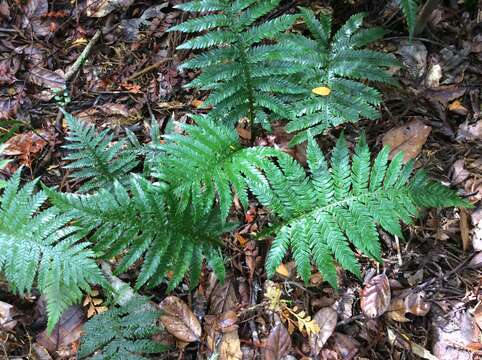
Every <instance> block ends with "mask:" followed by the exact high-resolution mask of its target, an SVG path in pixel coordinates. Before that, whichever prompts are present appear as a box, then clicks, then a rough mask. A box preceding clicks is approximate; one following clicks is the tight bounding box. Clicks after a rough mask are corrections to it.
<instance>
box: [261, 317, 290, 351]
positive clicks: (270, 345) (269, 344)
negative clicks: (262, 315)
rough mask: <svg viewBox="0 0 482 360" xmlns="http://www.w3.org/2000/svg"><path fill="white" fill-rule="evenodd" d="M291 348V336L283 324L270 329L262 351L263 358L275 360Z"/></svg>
mask: <svg viewBox="0 0 482 360" xmlns="http://www.w3.org/2000/svg"><path fill="white" fill-rule="evenodd" d="M290 348H291V337H290V334H289V333H288V330H286V328H285V327H284V325H283V324H278V325H276V326H275V327H274V328H272V329H271V332H270V333H269V336H268V340H267V341H266V347H265V351H264V359H265V360H277V359H281V358H282V357H283V356H285V355H287V354H288V351H289V350H290Z"/></svg>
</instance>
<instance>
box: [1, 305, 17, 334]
mask: <svg viewBox="0 0 482 360" xmlns="http://www.w3.org/2000/svg"><path fill="white" fill-rule="evenodd" d="M13 315H14V310H13V305H10V304H8V303H6V302H3V301H0V329H1V330H13V329H14V328H15V325H17V320H14V319H13Z"/></svg>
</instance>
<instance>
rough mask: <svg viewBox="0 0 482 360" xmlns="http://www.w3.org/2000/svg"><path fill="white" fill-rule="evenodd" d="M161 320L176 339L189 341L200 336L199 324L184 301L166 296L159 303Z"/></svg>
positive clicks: (196, 339) (195, 339) (197, 339)
mask: <svg viewBox="0 0 482 360" xmlns="http://www.w3.org/2000/svg"><path fill="white" fill-rule="evenodd" d="M159 308H160V309H161V312H162V314H161V322H162V323H163V324H164V326H165V327H166V329H167V331H168V332H169V333H171V334H172V335H174V336H175V337H176V338H177V339H179V340H181V341H184V342H187V343H190V342H194V341H199V339H200V338H201V332H202V330H201V324H200V323H199V320H198V319H197V318H196V316H195V315H194V313H193V312H192V311H191V309H189V307H188V306H187V305H186V303H185V302H184V301H182V300H181V299H179V298H177V297H175V296H168V297H167V298H165V299H164V300H163V301H162V302H161V303H160V304H159Z"/></svg>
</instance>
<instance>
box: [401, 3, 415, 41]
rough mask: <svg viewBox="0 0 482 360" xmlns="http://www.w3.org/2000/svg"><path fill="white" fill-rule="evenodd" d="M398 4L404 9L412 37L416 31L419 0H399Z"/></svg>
mask: <svg viewBox="0 0 482 360" xmlns="http://www.w3.org/2000/svg"><path fill="white" fill-rule="evenodd" d="M397 2H398V6H400V9H401V10H402V13H403V16H404V17H405V20H406V21H407V26H408V32H409V34H410V37H412V36H413V33H414V32H415V25H416V20H417V12H418V1H417V0H397Z"/></svg>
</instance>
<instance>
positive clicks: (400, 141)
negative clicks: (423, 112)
mask: <svg viewBox="0 0 482 360" xmlns="http://www.w3.org/2000/svg"><path fill="white" fill-rule="evenodd" d="M431 130H432V128H431V127H430V126H427V125H425V124H424V123H423V122H422V120H420V117H417V116H412V118H411V120H410V121H409V122H408V123H407V124H405V125H403V126H400V127H397V128H393V129H391V130H389V131H388V132H387V133H386V134H385V135H384V136H383V140H382V142H383V145H388V146H390V149H391V151H390V155H389V158H390V159H393V157H394V156H395V155H396V154H397V153H398V152H400V151H403V153H404V157H403V161H404V162H407V161H409V160H410V159H414V158H415V157H417V155H418V154H420V151H422V146H423V145H424V144H425V142H426V141H427V138H428V135H429V134H430V131H431Z"/></svg>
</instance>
